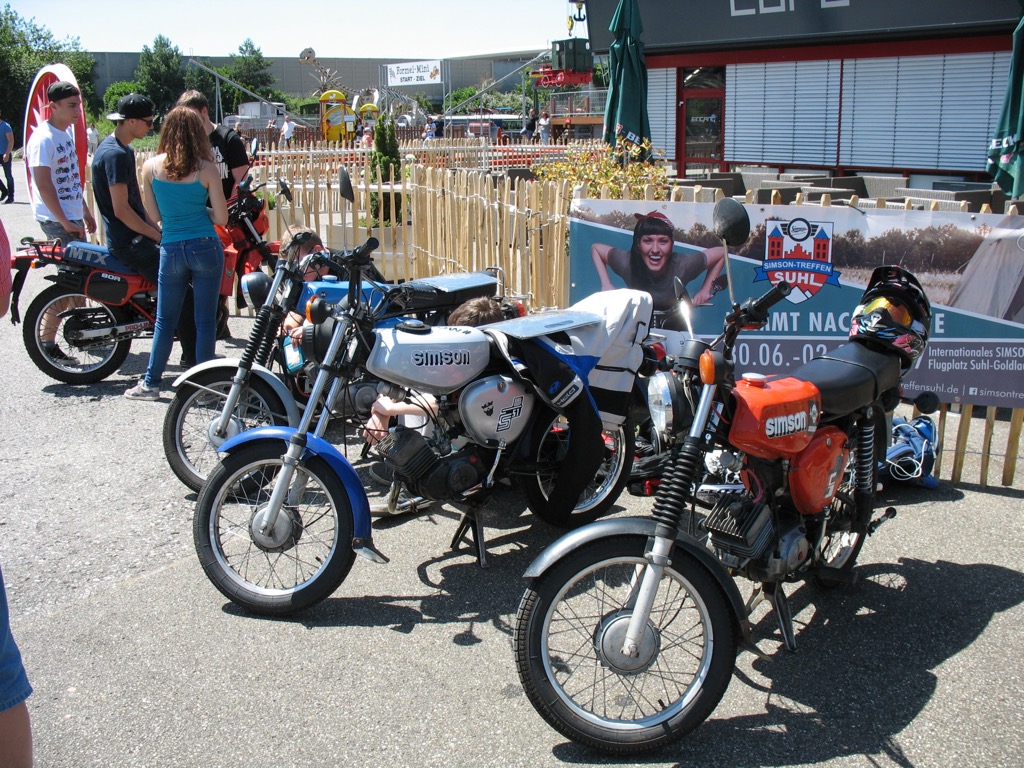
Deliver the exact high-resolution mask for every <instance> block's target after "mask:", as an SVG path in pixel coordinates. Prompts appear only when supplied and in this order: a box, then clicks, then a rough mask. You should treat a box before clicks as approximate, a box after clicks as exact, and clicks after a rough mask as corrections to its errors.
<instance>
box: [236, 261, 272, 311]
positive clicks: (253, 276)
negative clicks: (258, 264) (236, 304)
mask: <svg viewBox="0 0 1024 768" xmlns="http://www.w3.org/2000/svg"><path fill="white" fill-rule="evenodd" d="M273 282H274V281H273V280H272V279H271V277H270V275H268V274H267V273H266V272H263V271H262V270H258V271H256V272H250V273H249V274H247V275H242V281H241V284H242V294H243V295H244V296H245V300H246V302H248V304H249V306H250V307H252V308H253V309H259V308H260V307H262V306H263V305H264V304H265V303H266V302H267V297H268V296H269V295H270V286H271V284H272V283H273Z"/></svg>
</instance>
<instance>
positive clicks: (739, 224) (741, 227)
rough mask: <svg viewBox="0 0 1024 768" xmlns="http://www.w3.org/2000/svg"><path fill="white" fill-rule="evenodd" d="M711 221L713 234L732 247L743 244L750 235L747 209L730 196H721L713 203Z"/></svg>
mask: <svg viewBox="0 0 1024 768" xmlns="http://www.w3.org/2000/svg"><path fill="white" fill-rule="evenodd" d="M712 221H713V223H714V229H715V234H716V235H718V236H719V237H720V238H721V239H722V240H724V241H725V244H726V245H728V246H730V247H732V248H735V247H737V246H740V245H743V244H744V243H745V242H747V238H748V237H750V217H749V216H747V209H746V208H744V207H743V204H742V203H739V202H738V201H736V200H734V199H732V198H731V197H725V198H722V199H721V200H719V201H718V202H717V203H715V211H714V213H713V214H712Z"/></svg>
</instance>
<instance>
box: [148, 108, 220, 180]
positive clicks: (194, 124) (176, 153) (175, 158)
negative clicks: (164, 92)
mask: <svg viewBox="0 0 1024 768" xmlns="http://www.w3.org/2000/svg"><path fill="white" fill-rule="evenodd" d="M157 152H159V153H161V154H165V155H166V158H165V159H164V174H166V176H167V178H168V179H171V180H172V181H178V180H180V179H184V178H185V177H186V176H188V175H190V174H192V173H195V172H196V171H198V170H199V166H200V165H201V164H202V161H203V160H212V159H213V152H212V150H211V149H210V137H209V136H207V135H206V125H205V124H204V123H203V119H202V118H201V117H200V116H199V113H198V112H196V111H195V110H194V109H189V108H188V107H175V108H174V109H172V110H171V111H170V112H168V113H167V118H166V119H165V120H164V124H163V126H162V127H161V128H160V144H159V146H158V147H157Z"/></svg>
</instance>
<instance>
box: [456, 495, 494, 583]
mask: <svg viewBox="0 0 1024 768" xmlns="http://www.w3.org/2000/svg"><path fill="white" fill-rule="evenodd" d="M477 511H478V510H477V509H476V508H475V507H470V508H469V509H468V510H466V511H465V512H463V513H462V519H461V520H460V521H459V527H458V528H456V529H455V536H454V537H452V543H451V548H452V549H454V550H458V549H460V548H461V546H462V542H463V541H465V540H466V539H467V538H468V539H470V540H471V541H472V542H473V545H474V547H475V548H476V560H477V562H478V563H479V564H480V567H481V568H486V567H487V541H486V540H485V538H484V524H483V522H482V521H481V520H480V515H478V514H477Z"/></svg>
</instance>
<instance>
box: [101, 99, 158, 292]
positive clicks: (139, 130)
mask: <svg viewBox="0 0 1024 768" xmlns="http://www.w3.org/2000/svg"><path fill="white" fill-rule="evenodd" d="M155 113H156V105H155V104H154V103H153V102H152V101H151V100H150V99H149V98H148V97H147V96H143V95H142V94H139V93H130V94H128V95H127V96H124V97H122V98H121V100H120V101H119V102H117V111H116V112H112V113H111V114H109V115H107V119H108V120H112V121H113V122H114V123H115V128H114V132H113V133H112V134H110V135H109V136H107V138H105V139H104V140H103V141H101V142H100V144H99V146H98V147H97V148H96V153H95V154H94V155H93V158H92V185H93V191H94V192H95V194H96V205H97V207H98V208H99V209H100V216H102V217H103V225H104V226H105V227H106V230H107V247H108V248H109V249H110V253H111V254H112V255H113V256H114V258H116V259H117V260H118V261H120V262H121V263H122V264H125V265H127V266H129V267H131V268H132V269H134V270H135V271H136V272H138V273H139V274H141V275H143V276H144V277H145V278H146V279H147V280H149V281H150V282H151V283H153V284H156V282H157V276H158V274H159V271H160V247H159V242H160V230H159V229H157V227H156V225H155V224H154V222H153V221H151V220H150V219H149V218H148V217H147V216H146V208H145V206H143V204H142V193H141V192H140V191H139V179H138V175H137V174H136V170H135V150H134V149H132V147H131V143H132V141H134V140H135V139H141V138H142V137H144V136H145V135H146V134H147V133H149V131H150V129H151V128H152V127H153V115H154V114H155ZM140 235H141V237H140Z"/></svg>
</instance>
